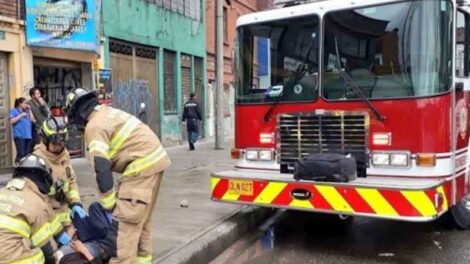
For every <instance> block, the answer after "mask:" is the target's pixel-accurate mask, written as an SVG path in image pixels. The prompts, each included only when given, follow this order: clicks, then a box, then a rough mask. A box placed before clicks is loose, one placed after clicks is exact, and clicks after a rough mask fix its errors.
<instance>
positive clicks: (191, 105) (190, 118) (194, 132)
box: [183, 93, 202, 150]
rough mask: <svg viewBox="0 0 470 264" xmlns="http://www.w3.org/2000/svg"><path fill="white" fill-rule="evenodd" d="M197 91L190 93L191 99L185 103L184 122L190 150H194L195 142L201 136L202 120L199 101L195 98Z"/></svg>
mask: <svg viewBox="0 0 470 264" xmlns="http://www.w3.org/2000/svg"><path fill="white" fill-rule="evenodd" d="M195 96H196V95H195V93H191V94H190V95H189V100H188V101H187V102H186V103H185V104H184V111H183V122H186V130H187V131H188V143H189V150H194V149H195V147H194V143H196V141H197V139H198V138H199V121H202V118H201V112H200V111H199V103H198V102H197V100H196V98H195Z"/></svg>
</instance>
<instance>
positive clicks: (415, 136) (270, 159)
mask: <svg viewBox="0 0 470 264" xmlns="http://www.w3.org/2000/svg"><path fill="white" fill-rule="evenodd" d="M278 4H281V5H282V6H281V7H280V8H275V9H272V10H268V11H263V12H258V13H253V14H248V15H245V16H242V17H240V18H239V20H238V23H237V39H236V45H235V51H234V55H235V60H234V69H233V70H234V73H235V79H236V81H235V87H236V102H235V103H236V104H235V105H236V106H235V115H236V116H235V142H234V148H233V149H232V150H231V152H232V153H231V154H232V157H233V158H234V159H237V165H236V167H235V168H234V169H233V170H230V171H222V172H214V173H212V175H211V185H212V199H213V200H214V201H218V202H229V203H240V204H250V205H258V206H267V207H277V208H287V209H295V210H306V211H312V212H319V213H332V214H339V215H360V216H367V217H377V218H386V219H396V220H403V221H416V222H425V221H432V220H435V219H437V218H438V217H440V216H442V215H443V214H444V213H446V212H448V211H450V212H451V215H452V216H453V218H454V219H455V222H456V223H457V225H458V226H459V227H460V228H463V229H467V228H470V196H469V184H470V183H469V178H468V177H469V175H468V171H469V163H468V161H469V158H468V156H469V147H468V145H469V122H468V121H469V117H468V112H469V106H470V94H469V91H470V16H469V14H470V13H469V10H470V9H469V8H468V6H467V5H468V4H467V2H466V1H455V0H425V1H419V0H361V1H351V0H316V1H315V0H310V1H278ZM312 153H337V154H341V155H352V156H353V157H354V158H355V160H356V165H357V176H358V177H357V178H356V179H355V180H351V181H349V182H343V183H338V182H327V181H311V180H295V179H294V177H293V171H294V169H295V167H296V165H297V163H298V162H299V160H302V159H305V158H306V157H308V156H309V155H310V154H312Z"/></svg>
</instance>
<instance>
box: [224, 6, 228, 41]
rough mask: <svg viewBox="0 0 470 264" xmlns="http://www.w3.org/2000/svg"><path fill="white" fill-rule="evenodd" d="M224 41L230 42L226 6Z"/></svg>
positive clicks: (225, 9)
mask: <svg viewBox="0 0 470 264" xmlns="http://www.w3.org/2000/svg"><path fill="white" fill-rule="evenodd" d="M224 42H225V43H228V13H227V8H226V7H224Z"/></svg>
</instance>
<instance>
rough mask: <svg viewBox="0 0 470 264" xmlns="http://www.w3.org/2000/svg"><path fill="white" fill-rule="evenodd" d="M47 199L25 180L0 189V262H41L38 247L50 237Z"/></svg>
mask: <svg viewBox="0 0 470 264" xmlns="http://www.w3.org/2000/svg"><path fill="white" fill-rule="evenodd" d="M51 216H52V209H51V208H50V206H49V205H48V203H47V196H46V195H43V194H41V193H40V192H39V189H38V187H37V186H36V184H34V183H33V182H32V181H31V180H29V179H20V178H15V179H13V180H11V181H10V182H9V183H8V184H7V186H6V187H5V188H3V189H1V190H0V241H1V243H0V252H1V253H0V263H2V264H3V263H38V264H39V263H44V255H43V253H42V251H41V247H43V246H44V245H46V244H48V243H49V242H50V241H52V240H51V238H52V232H51V230H50V225H49V220H50V217H51Z"/></svg>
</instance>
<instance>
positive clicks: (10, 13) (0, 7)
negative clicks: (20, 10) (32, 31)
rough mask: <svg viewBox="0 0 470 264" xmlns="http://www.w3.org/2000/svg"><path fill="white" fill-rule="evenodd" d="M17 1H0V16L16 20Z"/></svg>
mask: <svg viewBox="0 0 470 264" xmlns="http://www.w3.org/2000/svg"><path fill="white" fill-rule="evenodd" d="M17 3H18V0H0V16H6V17H11V18H16V16H17V10H16V8H17Z"/></svg>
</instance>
